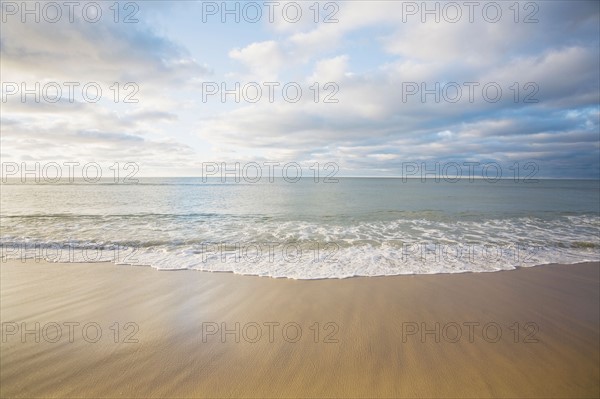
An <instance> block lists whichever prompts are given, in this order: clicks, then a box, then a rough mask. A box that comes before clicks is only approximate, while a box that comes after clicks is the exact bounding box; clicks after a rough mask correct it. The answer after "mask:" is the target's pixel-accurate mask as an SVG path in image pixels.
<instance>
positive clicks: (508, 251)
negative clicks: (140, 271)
mask: <svg viewBox="0 0 600 399" xmlns="http://www.w3.org/2000/svg"><path fill="white" fill-rule="evenodd" d="M0 198H1V201H0V205H1V210H0V227H1V235H0V245H1V249H2V262H5V261H6V260H7V259H23V260H25V259H29V260H36V261H37V260H42V259H43V260H46V261H51V262H113V263H115V264H119V265H121V264H128V265H140V266H150V267H153V268H156V269H158V270H180V269H194V270H204V271H220V272H233V273H237V274H243V275H258V276H270V277H283V278H293V279H321V278H346V277H353V276H385V275H399V274H436V273H461V272H492V271H498V270H510V269H514V268H516V267H528V266H534V265H541V264H547V263H576V262H583V261H598V260H600V183H599V182H598V181H595V180H538V181H537V182H523V181H519V182H517V181H513V180H510V179H507V180H496V181H495V182H493V183H492V182H489V181H486V180H473V181H469V180H460V181H457V182H448V181H443V180H442V181H435V180H427V181H425V182H422V181H421V180H420V179H394V178H338V181H337V182H332V183H324V182H323V181H322V180H321V181H319V182H318V183H317V182H315V181H314V180H312V179H308V178H302V179H301V180H300V181H297V182H295V183H291V182H288V181H285V180H283V179H274V181H272V182H270V181H268V180H263V181H260V182H258V183H248V182H244V181H242V182H240V183H236V182H234V181H233V180H231V181H229V182H226V183H222V182H221V181H220V180H217V179H209V180H208V181H206V182H203V180H202V179H201V178H140V179H139V182H138V183H129V184H122V183H119V184H117V183H114V182H111V181H101V182H98V183H94V184H92V183H87V182H85V181H75V182H74V183H68V182H67V183H63V184H52V183H47V184H36V183H28V184H22V183H20V182H19V181H10V180H9V181H8V182H6V183H3V184H2V186H1V196H0Z"/></svg>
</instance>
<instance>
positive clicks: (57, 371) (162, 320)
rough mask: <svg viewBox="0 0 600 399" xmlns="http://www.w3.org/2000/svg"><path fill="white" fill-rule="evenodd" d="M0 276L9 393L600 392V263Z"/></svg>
mask: <svg viewBox="0 0 600 399" xmlns="http://www.w3.org/2000/svg"><path fill="white" fill-rule="evenodd" d="M0 270H1V273H2V274H1V321H2V347H1V349H2V351H1V353H2V356H1V381H0V382H1V384H0V385H1V387H2V388H1V396H2V397H28V398H31V397H111V398H113V397H548V398H550V397H598V396H599V394H600V385H599V373H600V367H599V363H600V359H599V352H600V348H599V342H600V341H599V338H600V336H599V331H600V328H599V327H600V326H599V316H598V315H599V312H600V309H599V303H600V301H599V286H600V284H599V283H600V279H599V270H600V265H599V264H598V263H583V264H577V265H545V266H539V267H532V268H522V269H517V270H513V271H504V272H495V273H465V274H454V275H418V276H397V277H377V278H350V279H345V280H313V281H295V280H286V279H272V278H261V277H251V276H239V275H233V274H228V273H205V272H195V271H176V272H159V271H156V270H153V269H151V268H149V267H134V266H115V265H113V264H108V263H99V264H48V263H44V262H34V261H28V262H26V263H24V262H18V261H9V262H5V263H2V264H1V266H0ZM36 323H38V324H36ZM436 323H437V324H436ZM515 323H518V324H515ZM223 333H224V334H223ZM423 333H424V334H423ZM36 341H39V342H36Z"/></svg>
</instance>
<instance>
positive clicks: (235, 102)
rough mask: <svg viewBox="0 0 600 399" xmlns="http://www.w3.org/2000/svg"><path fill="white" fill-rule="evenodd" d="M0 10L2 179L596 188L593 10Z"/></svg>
mask: <svg viewBox="0 0 600 399" xmlns="http://www.w3.org/2000/svg"><path fill="white" fill-rule="evenodd" d="M1 3H2V4H1V7H2V8H1V9H2V23H1V36H0V57H1V60H0V74H1V80H2V103H1V112H0V119H1V140H0V157H1V158H2V162H3V164H6V163H17V164H19V165H22V163H36V162H40V163H42V165H43V164H44V163H48V162H57V163H59V164H61V165H62V164H63V163H65V162H79V163H81V164H85V163H88V162H97V163H99V164H101V165H103V167H104V166H105V165H113V164H114V163H119V164H121V165H122V164H124V163H128V162H133V163H135V164H136V165H137V166H138V167H139V175H141V176H199V175H200V174H202V173H203V165H206V164H209V163H218V164H221V163H222V162H225V163H227V164H232V163H235V162H240V163H241V165H244V164H248V163H252V162H256V163H258V164H260V165H263V164H264V163H265V162H279V163H281V164H284V163H288V162H296V163H298V164H300V165H302V166H303V167H304V166H307V167H308V166H310V165H313V164H315V163H319V165H321V167H322V165H328V164H335V165H336V168H339V175H342V176H399V175H402V174H403V172H405V171H406V168H405V166H406V165H407V164H409V163H410V164H417V165H424V167H428V168H432V167H434V168H435V166H432V165H436V163H437V164H441V165H442V167H443V165H448V164H450V163H452V164H453V165H456V164H458V165H465V163H471V162H475V163H480V164H482V165H485V164H489V163H494V162H495V163H497V164H499V165H502V167H503V168H505V169H504V170H505V172H506V171H507V170H508V169H509V167H511V166H514V165H515V163H518V165H521V166H522V165H525V164H529V165H531V163H533V164H535V165H536V168H537V171H536V173H537V176H539V177H558V178H594V179H597V178H599V177H600V172H599V170H600V163H599V162H600V161H599V159H600V128H599V119H600V111H599V101H600V97H599V96H600V50H599V48H600V42H599V41H600V2H597V1H569V2H566V1H565V2H562V1H536V2H531V1H529V2H528V1H522V2H513V1H499V2H486V1H476V2H466V1H457V2H435V1H430V2H421V1H418V2H402V1H336V2H327V1H322V2H316V1H297V2H284V1H277V2H263V1H258V2H227V3H224V2H221V1H219V2H194V1H170V2H160V1H136V2H127V1H123V2H114V1H98V2H95V3H94V2H91V3H90V2H75V3H73V4H74V5H71V6H67V5H65V4H64V2H62V1H58V2H34V1H32V2H28V3H22V2H20V1H19V2H11V1H2V2H1ZM24 7H27V9H24ZM69 7H71V8H69ZM36 18H37V19H38V21H36ZM236 19H237V20H236ZM23 21H24V22H23ZM36 85H37V86H36ZM84 87H85V90H84ZM236 87H239V90H237V95H238V98H236V93H235V92H236ZM284 88H285V89H284ZM98 90H100V91H98ZM224 90H225V91H224ZM227 93H228V94H227ZM259 94H260V95H259ZM36 96H37V97H36Z"/></svg>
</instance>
